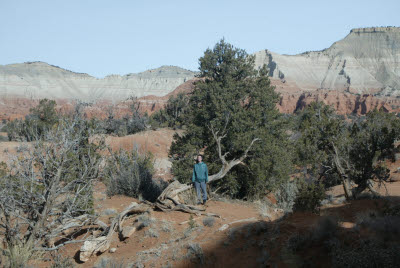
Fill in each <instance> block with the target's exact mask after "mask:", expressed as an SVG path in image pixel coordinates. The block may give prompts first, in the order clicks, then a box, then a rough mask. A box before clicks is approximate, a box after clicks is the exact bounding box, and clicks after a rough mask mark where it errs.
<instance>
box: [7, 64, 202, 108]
mask: <svg viewBox="0 0 400 268" xmlns="http://www.w3.org/2000/svg"><path fill="white" fill-rule="evenodd" d="M194 75H195V73H194V72H192V71H189V70H185V69H182V68H179V67H175V66H162V67H160V68H157V69H154V70H148V71H145V72H142V73H138V74H127V75H124V76H120V75H109V76H106V77H105V78H102V79H98V78H95V77H92V76H90V75H88V74H81V73H74V72H71V71H68V70H65V69H62V68H59V67H57V66H53V65H49V64H47V63H44V62H31V63H21V64H10V65H3V66H1V65H0V96H1V97H3V98H15V97H25V98H32V99H38V98H51V99H80V100H84V101H97V100H104V99H105V100H111V101H121V100H125V99H127V98H129V97H142V96H147V95H154V96H164V95H166V94H168V93H170V92H171V91H173V90H174V89H175V88H176V87H178V86H179V85H181V84H183V83H184V82H186V81H187V80H189V79H191V78H193V77H194Z"/></svg>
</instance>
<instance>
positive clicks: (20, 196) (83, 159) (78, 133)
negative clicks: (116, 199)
mask: <svg viewBox="0 0 400 268" xmlns="http://www.w3.org/2000/svg"><path fill="white" fill-rule="evenodd" d="M90 134H91V132H90V131H89V130H88V129H87V128H86V125H85V123H84V121H82V120H80V119H79V118H76V119H74V120H66V119H63V120H60V121H59V122H58V124H57V127H56V128H55V129H51V130H49V132H48V133H47V134H46V136H45V138H46V141H43V140H36V141H34V142H32V143H31V145H30V146H29V147H28V148H27V149H24V150H21V152H20V153H19V154H18V156H16V155H8V156H9V159H8V165H7V166H6V167H5V166H4V165H1V173H0V175H2V176H0V204H1V205H0V222H1V224H0V233H1V234H4V237H3V243H4V244H6V245H7V248H8V250H9V254H7V258H8V260H9V262H10V263H11V266H12V267H15V266H16V265H17V264H18V263H21V262H24V261H25V260H26V259H27V258H29V256H32V254H31V253H30V252H31V251H33V252H34V253H37V252H40V251H42V252H43V250H54V249H53V248H49V246H48V245H49V243H48V242H51V241H52V240H53V239H54V238H55V237H57V238H60V239H61V238H62V239H65V241H69V240H72V239H74V238H73V237H64V234H63V233H62V231H63V228H61V226H62V224H65V222H68V221H71V220H74V219H75V218H76V217H78V216H83V217H91V215H90V214H92V213H93V191H92V186H93V184H92V182H93V181H94V180H95V179H97V178H98V174H99V172H98V170H99V165H100V162H101V156H100V155H99V151H100V150H101V149H102V147H101V144H103V142H102V141H98V142H97V143H96V144H93V143H89V141H88V139H89V136H90ZM61 246H63V245H62V244H61V245H60V247H61ZM15 263H17V264H15Z"/></svg>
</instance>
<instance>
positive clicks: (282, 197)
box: [274, 181, 299, 212]
mask: <svg viewBox="0 0 400 268" xmlns="http://www.w3.org/2000/svg"><path fill="white" fill-rule="evenodd" d="M298 191H299V189H298V185H297V184H296V183H295V182H292V181H288V182H286V183H283V184H281V185H280V186H279V188H278V189H277V190H276V191H275V192H274V195H275V198H276V201H277V206H278V207H279V208H281V209H283V210H284V211H285V212H291V211H292V210H293V206H294V204H295V201H296V197H297V193H298Z"/></svg>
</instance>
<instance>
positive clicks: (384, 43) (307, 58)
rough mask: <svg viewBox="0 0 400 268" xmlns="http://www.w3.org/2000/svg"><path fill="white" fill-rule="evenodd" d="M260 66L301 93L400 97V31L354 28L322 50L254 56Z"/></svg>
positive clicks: (260, 53)
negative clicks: (265, 65) (321, 91)
mask: <svg viewBox="0 0 400 268" xmlns="http://www.w3.org/2000/svg"><path fill="white" fill-rule="evenodd" d="M255 56H256V65H257V67H260V66H262V65H263V64H267V66H268V68H269V70H270V76H271V77H273V78H275V79H279V80H281V81H283V82H288V83H292V84H294V85H295V86H296V87H298V89H300V90H302V91H315V90H335V91H339V92H349V93H355V94H372V95H379V96H400V28H399V27H373V28H360V29H353V30H351V32H350V33H349V34H348V35H347V36H346V37H345V38H344V39H342V40H340V41H337V42H335V43H334V44H333V45H332V46H331V47H329V48H327V49H324V50H321V51H311V52H305V53H302V54H298V55H280V54H277V53H274V52H271V51H268V50H263V51H260V52H257V53H255Z"/></svg>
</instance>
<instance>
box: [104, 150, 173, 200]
mask: <svg viewBox="0 0 400 268" xmlns="http://www.w3.org/2000/svg"><path fill="white" fill-rule="evenodd" d="M153 172H154V171H153V163H152V157H151V155H150V154H149V155H141V154H139V153H138V151H136V150H133V151H131V152H126V151H124V150H120V151H119V152H117V153H111V157H109V158H108V159H107V162H106V166H105V168H104V173H103V174H104V182H105V184H106V185H107V194H108V195H110V196H112V195H117V194H121V195H126V196H131V197H136V198H139V197H140V198H143V199H146V200H150V201H155V199H157V197H158V196H159V195H160V193H161V192H162V190H163V189H164V188H165V187H166V184H167V183H166V182H165V181H163V180H154V179H153Z"/></svg>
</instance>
